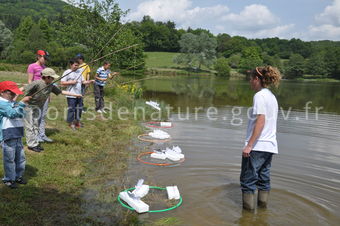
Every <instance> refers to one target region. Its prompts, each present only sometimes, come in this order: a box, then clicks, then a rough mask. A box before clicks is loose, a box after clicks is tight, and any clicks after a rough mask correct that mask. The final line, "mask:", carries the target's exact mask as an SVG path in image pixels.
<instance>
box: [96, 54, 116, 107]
mask: <svg viewBox="0 0 340 226" xmlns="http://www.w3.org/2000/svg"><path fill="white" fill-rule="evenodd" d="M110 66H111V64H110V63H109V62H106V61H105V62H104V64H103V66H102V67H100V68H98V70H97V73H96V77H95V83H94V100H95V103H96V111H97V112H98V113H106V112H105V110H104V86H105V85H106V81H107V79H109V78H112V76H115V75H118V74H119V73H118V72H113V73H112V74H111V71H110Z"/></svg>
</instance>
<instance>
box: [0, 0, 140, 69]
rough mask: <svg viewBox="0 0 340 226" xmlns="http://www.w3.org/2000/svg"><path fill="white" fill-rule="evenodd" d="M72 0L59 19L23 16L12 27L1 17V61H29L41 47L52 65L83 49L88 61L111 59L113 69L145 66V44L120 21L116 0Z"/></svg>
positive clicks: (122, 12) (121, 13)
mask: <svg viewBox="0 0 340 226" xmlns="http://www.w3.org/2000/svg"><path fill="white" fill-rule="evenodd" d="M49 1H52V0H49ZM73 2H74V4H66V5H65V6H64V8H63V12H62V14H61V16H60V17H58V19H53V20H52V19H48V18H47V17H42V18H40V19H35V18H34V17H33V16H24V17H22V18H21V20H20V23H19V24H18V26H17V27H15V28H14V29H12V30H11V29H9V28H8V27H6V26H5V24H4V23H3V22H1V21H0V58H1V61H5V62H9V63H20V64H28V63H31V62H32V61H34V59H35V53H36V51H37V50H39V49H43V50H47V51H48V52H49V53H50V55H51V57H50V61H49V65H51V66H55V67H61V68H65V67H66V66H67V63H68V60H69V59H70V58H72V57H75V56H76V54H77V53H82V54H83V55H85V56H86V58H87V62H88V61H91V60H95V59H98V58H101V59H100V60H98V61H95V62H94V64H98V65H99V64H101V63H102V62H103V61H104V60H106V61H110V62H111V65H112V68H113V69H129V68H133V69H134V70H136V69H143V68H144V44H143V43H142V41H141V39H139V38H138V37H137V36H135V35H134V33H133V32H132V30H131V29H130V28H128V27H127V26H125V25H124V24H122V23H121V22H120V19H121V17H122V16H123V15H124V14H125V13H126V12H124V11H122V10H121V9H120V8H119V6H118V4H117V3H115V0H106V1H99V0H92V1H91V4H89V3H88V1H87V0H81V1H80V3H79V1H77V2H78V4H77V7H74V6H73V5H75V2H76V1H73ZM113 36H114V37H113ZM131 46H133V47H131ZM127 47H128V48H127ZM129 47H131V48H129ZM124 48H127V49H126V50H124V51H121V52H117V53H115V54H112V53H113V52H116V51H119V50H121V49H124Z"/></svg>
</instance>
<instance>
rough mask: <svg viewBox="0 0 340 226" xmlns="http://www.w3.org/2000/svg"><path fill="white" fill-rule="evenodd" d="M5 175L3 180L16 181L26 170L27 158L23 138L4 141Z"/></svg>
mask: <svg viewBox="0 0 340 226" xmlns="http://www.w3.org/2000/svg"><path fill="white" fill-rule="evenodd" d="M2 153H3V162H4V170H5V175H4V177H3V179H2V180H3V181H15V180H16V179H18V178H19V177H22V175H23V174H24V172H25V165H26V158H25V152H24V147H23V145H22V140H21V138H14V139H9V140H5V141H3V142H2Z"/></svg>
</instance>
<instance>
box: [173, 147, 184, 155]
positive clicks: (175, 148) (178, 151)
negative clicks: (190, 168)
mask: <svg viewBox="0 0 340 226" xmlns="http://www.w3.org/2000/svg"><path fill="white" fill-rule="evenodd" d="M172 150H173V151H174V152H177V153H178V154H181V153H182V149H181V148H180V147H179V146H173V147H172Z"/></svg>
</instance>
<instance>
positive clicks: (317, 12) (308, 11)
mask: <svg viewBox="0 0 340 226" xmlns="http://www.w3.org/2000/svg"><path fill="white" fill-rule="evenodd" d="M117 2H118V3H119V5H120V7H121V8H122V9H123V10H127V9H130V12H129V14H128V16H127V18H125V20H130V21H131V20H137V21H140V20H141V18H142V17H143V16H144V15H149V16H151V17H152V18H153V19H155V20H156V21H168V20H171V21H174V22H175V23H176V25H177V28H184V29H186V28H188V27H189V26H190V27H192V28H204V29H209V30H210V31H211V32H213V33H214V34H218V33H227V34H230V35H232V36H235V35H241V36H245V37H247V38H266V37H279V38H288V39H290V38H301V39H302V40H324V39H328V40H337V41H339V40H340V0H117Z"/></svg>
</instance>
